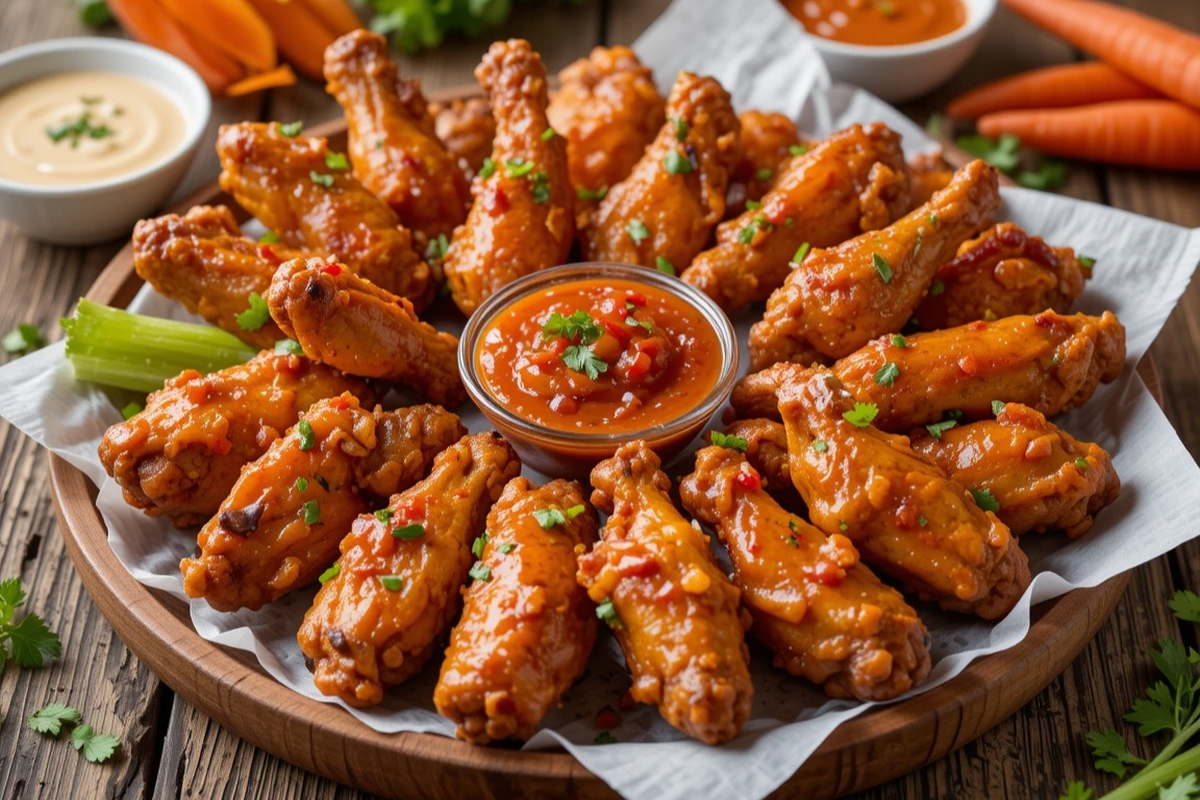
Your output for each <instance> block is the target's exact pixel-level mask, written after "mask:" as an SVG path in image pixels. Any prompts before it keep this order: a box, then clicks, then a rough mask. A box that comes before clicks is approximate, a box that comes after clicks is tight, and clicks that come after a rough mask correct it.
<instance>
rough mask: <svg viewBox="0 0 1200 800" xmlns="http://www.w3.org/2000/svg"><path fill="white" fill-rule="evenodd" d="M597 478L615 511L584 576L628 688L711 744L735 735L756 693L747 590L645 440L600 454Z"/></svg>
mask: <svg viewBox="0 0 1200 800" xmlns="http://www.w3.org/2000/svg"><path fill="white" fill-rule="evenodd" d="M592 486H593V487H595V491H594V492H593V493H592V502H593V503H594V504H595V505H596V507H597V508H598V509H600V510H601V511H604V512H605V513H607V514H609V517H608V522H607V523H606V524H605V526H604V531H603V538H602V539H601V541H600V542H599V543H598V544H597V545H596V547H595V548H594V549H593V550H592V551H591V552H590V553H587V554H586V555H584V556H582V557H580V559H579V576H578V577H579V582H580V584H581V585H583V586H585V587H586V588H587V590H588V595H589V596H590V597H591V598H592V600H593V601H595V602H596V603H597V604H599V606H600V608H599V610H598V613H599V614H600V615H601V616H602V618H604V619H606V620H607V621H608V623H609V625H610V626H611V627H612V628H613V633H614V634H615V635H616V637H617V641H618V642H619V643H620V645H621V650H622V651H623V652H624V653H625V663H626V664H627V665H628V667H629V671H630V673H631V674H632V676H633V686H632V687H631V688H630V690H629V694H630V696H631V697H632V698H633V699H634V700H636V701H637V702H640V703H654V704H655V705H657V706H658V710H659V712H660V713H661V714H662V716H663V719H665V720H666V721H667V722H669V723H671V724H672V725H674V726H675V727H676V728H679V729H680V730H681V731H683V732H684V733H686V734H687V735H688V736H691V737H692V738H694V739H699V740H700V741H702V742H704V743H705V744H718V743H720V742H725V741H728V740H730V739H732V738H733V737H734V736H736V735H737V734H738V731H740V730H741V728H742V725H743V724H745V722H746V719H747V718H748V717H749V715H750V701H751V699H752V697H753V695H754V687H753V686H752V685H751V683H750V671H749V668H748V662H749V658H750V656H749V651H748V649H747V647H746V643H745V640H744V632H745V629H746V628H747V627H748V626H749V618H748V616H747V615H746V614H745V612H744V611H743V610H742V609H741V608H740V597H741V593H740V592H739V591H738V589H737V587H735V586H734V585H733V584H732V583H730V581H729V579H728V578H727V577H725V574H724V573H723V572H722V570H721V568H720V567H719V566H718V565H717V562H716V559H714V558H713V555H712V552H711V551H710V550H709V549H708V540H707V538H706V537H705V536H704V535H702V534H701V533H700V531H698V530H696V529H695V528H693V527H692V526H691V525H690V524H688V521H687V520H685V519H684V518H683V516H681V515H680V513H679V511H678V510H676V508H675V506H674V505H673V504H672V503H671V499H670V497H669V496H668V494H667V492H668V491H669V490H670V488H671V481H670V479H669V478H668V477H667V476H666V474H665V473H663V471H662V470H660V469H659V459H658V456H657V455H655V454H654V452H653V451H652V450H650V448H649V447H647V446H646V443H645V442H642V441H636V442H630V443H628V444H625V445H622V446H621V447H620V448H619V449H618V450H617V453H616V455H614V456H613V457H612V458H610V459H608V460H607V461H602V462H600V463H599V464H597V465H596V468H595V469H593V470H592Z"/></svg>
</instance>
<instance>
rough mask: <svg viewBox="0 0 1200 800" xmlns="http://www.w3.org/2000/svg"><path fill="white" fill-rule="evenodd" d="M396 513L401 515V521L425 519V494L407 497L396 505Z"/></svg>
mask: <svg viewBox="0 0 1200 800" xmlns="http://www.w3.org/2000/svg"><path fill="white" fill-rule="evenodd" d="M396 514H397V516H399V517H400V520H399V521H403V522H409V521H411V520H414V519H425V497H424V496H423V495H415V496H412V497H405V498H404V499H403V500H401V501H400V502H399V503H398V504H397V505H396Z"/></svg>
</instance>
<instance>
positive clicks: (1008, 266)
mask: <svg viewBox="0 0 1200 800" xmlns="http://www.w3.org/2000/svg"><path fill="white" fill-rule="evenodd" d="M1090 277H1092V270H1091V268H1090V267H1088V266H1085V265H1084V263H1083V262H1081V261H1080V260H1079V259H1077V258H1076V257H1075V251H1074V250H1072V249H1071V248H1069V247H1050V246H1049V245H1047V244H1046V243H1045V242H1044V241H1042V240H1041V238H1040V237H1037V236H1030V235H1029V234H1027V233H1025V231H1023V230H1021V229H1020V228H1018V227H1017V226H1016V225H1014V224H1012V223H1011V222H1002V223H1000V224H999V225H996V226H994V227H992V228H989V229H988V230H986V231H984V232H983V233H981V234H980V235H979V236H978V237H976V238H974V239H971V240H970V241H967V242H963V244H962V246H961V247H959V248H958V255H957V256H956V257H955V258H954V259H952V260H951V261H949V262H947V263H946V264H943V265H942V266H941V267H939V268H938V271H937V275H936V277H935V280H934V283H933V287H932V288H931V289H930V290H929V294H928V295H927V296H926V297H925V299H924V300H922V301H921V304H920V305H919V306H917V310H916V311H915V312H914V313H913V319H914V320H916V324H917V327H918V328H920V329H921V330H934V329H936V328H952V327H954V326H955V325H966V324H967V323H968V322H974V321H975V320H977V319H996V318H998V317H1011V316H1013V315H1015V314H1036V313H1038V312H1039V311H1045V310H1046V309H1050V310H1052V311H1057V312H1059V313H1063V312H1066V311H1067V310H1068V309H1069V308H1070V307H1071V304H1072V303H1074V302H1075V300H1076V299H1077V298H1078V297H1079V295H1081V294H1083V283H1084V281H1086V280H1087V279H1088V278H1090Z"/></svg>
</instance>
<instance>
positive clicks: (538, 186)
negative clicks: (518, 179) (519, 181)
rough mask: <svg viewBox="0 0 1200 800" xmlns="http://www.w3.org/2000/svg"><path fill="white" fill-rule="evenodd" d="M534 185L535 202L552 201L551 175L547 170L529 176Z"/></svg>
mask: <svg viewBox="0 0 1200 800" xmlns="http://www.w3.org/2000/svg"><path fill="white" fill-rule="evenodd" d="M529 182H530V183H531V184H532V185H533V202H535V203H537V204H539V205H541V204H543V203H549V202H550V175H549V174H548V173H547V172H546V171H545V170H543V171H541V172H535V173H533V174H532V175H530V176H529Z"/></svg>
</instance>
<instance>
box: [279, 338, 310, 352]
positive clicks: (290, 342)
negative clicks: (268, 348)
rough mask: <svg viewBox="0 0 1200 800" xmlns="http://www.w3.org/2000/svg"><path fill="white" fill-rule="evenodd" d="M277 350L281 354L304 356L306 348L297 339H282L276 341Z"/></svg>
mask: <svg viewBox="0 0 1200 800" xmlns="http://www.w3.org/2000/svg"><path fill="white" fill-rule="evenodd" d="M275 352H276V353H278V354H279V355H281V356H282V355H287V356H303V355H304V348H303V347H301V346H300V343H299V342H297V341H296V340H295V339H280V340H279V341H277V342H276V343H275Z"/></svg>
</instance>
